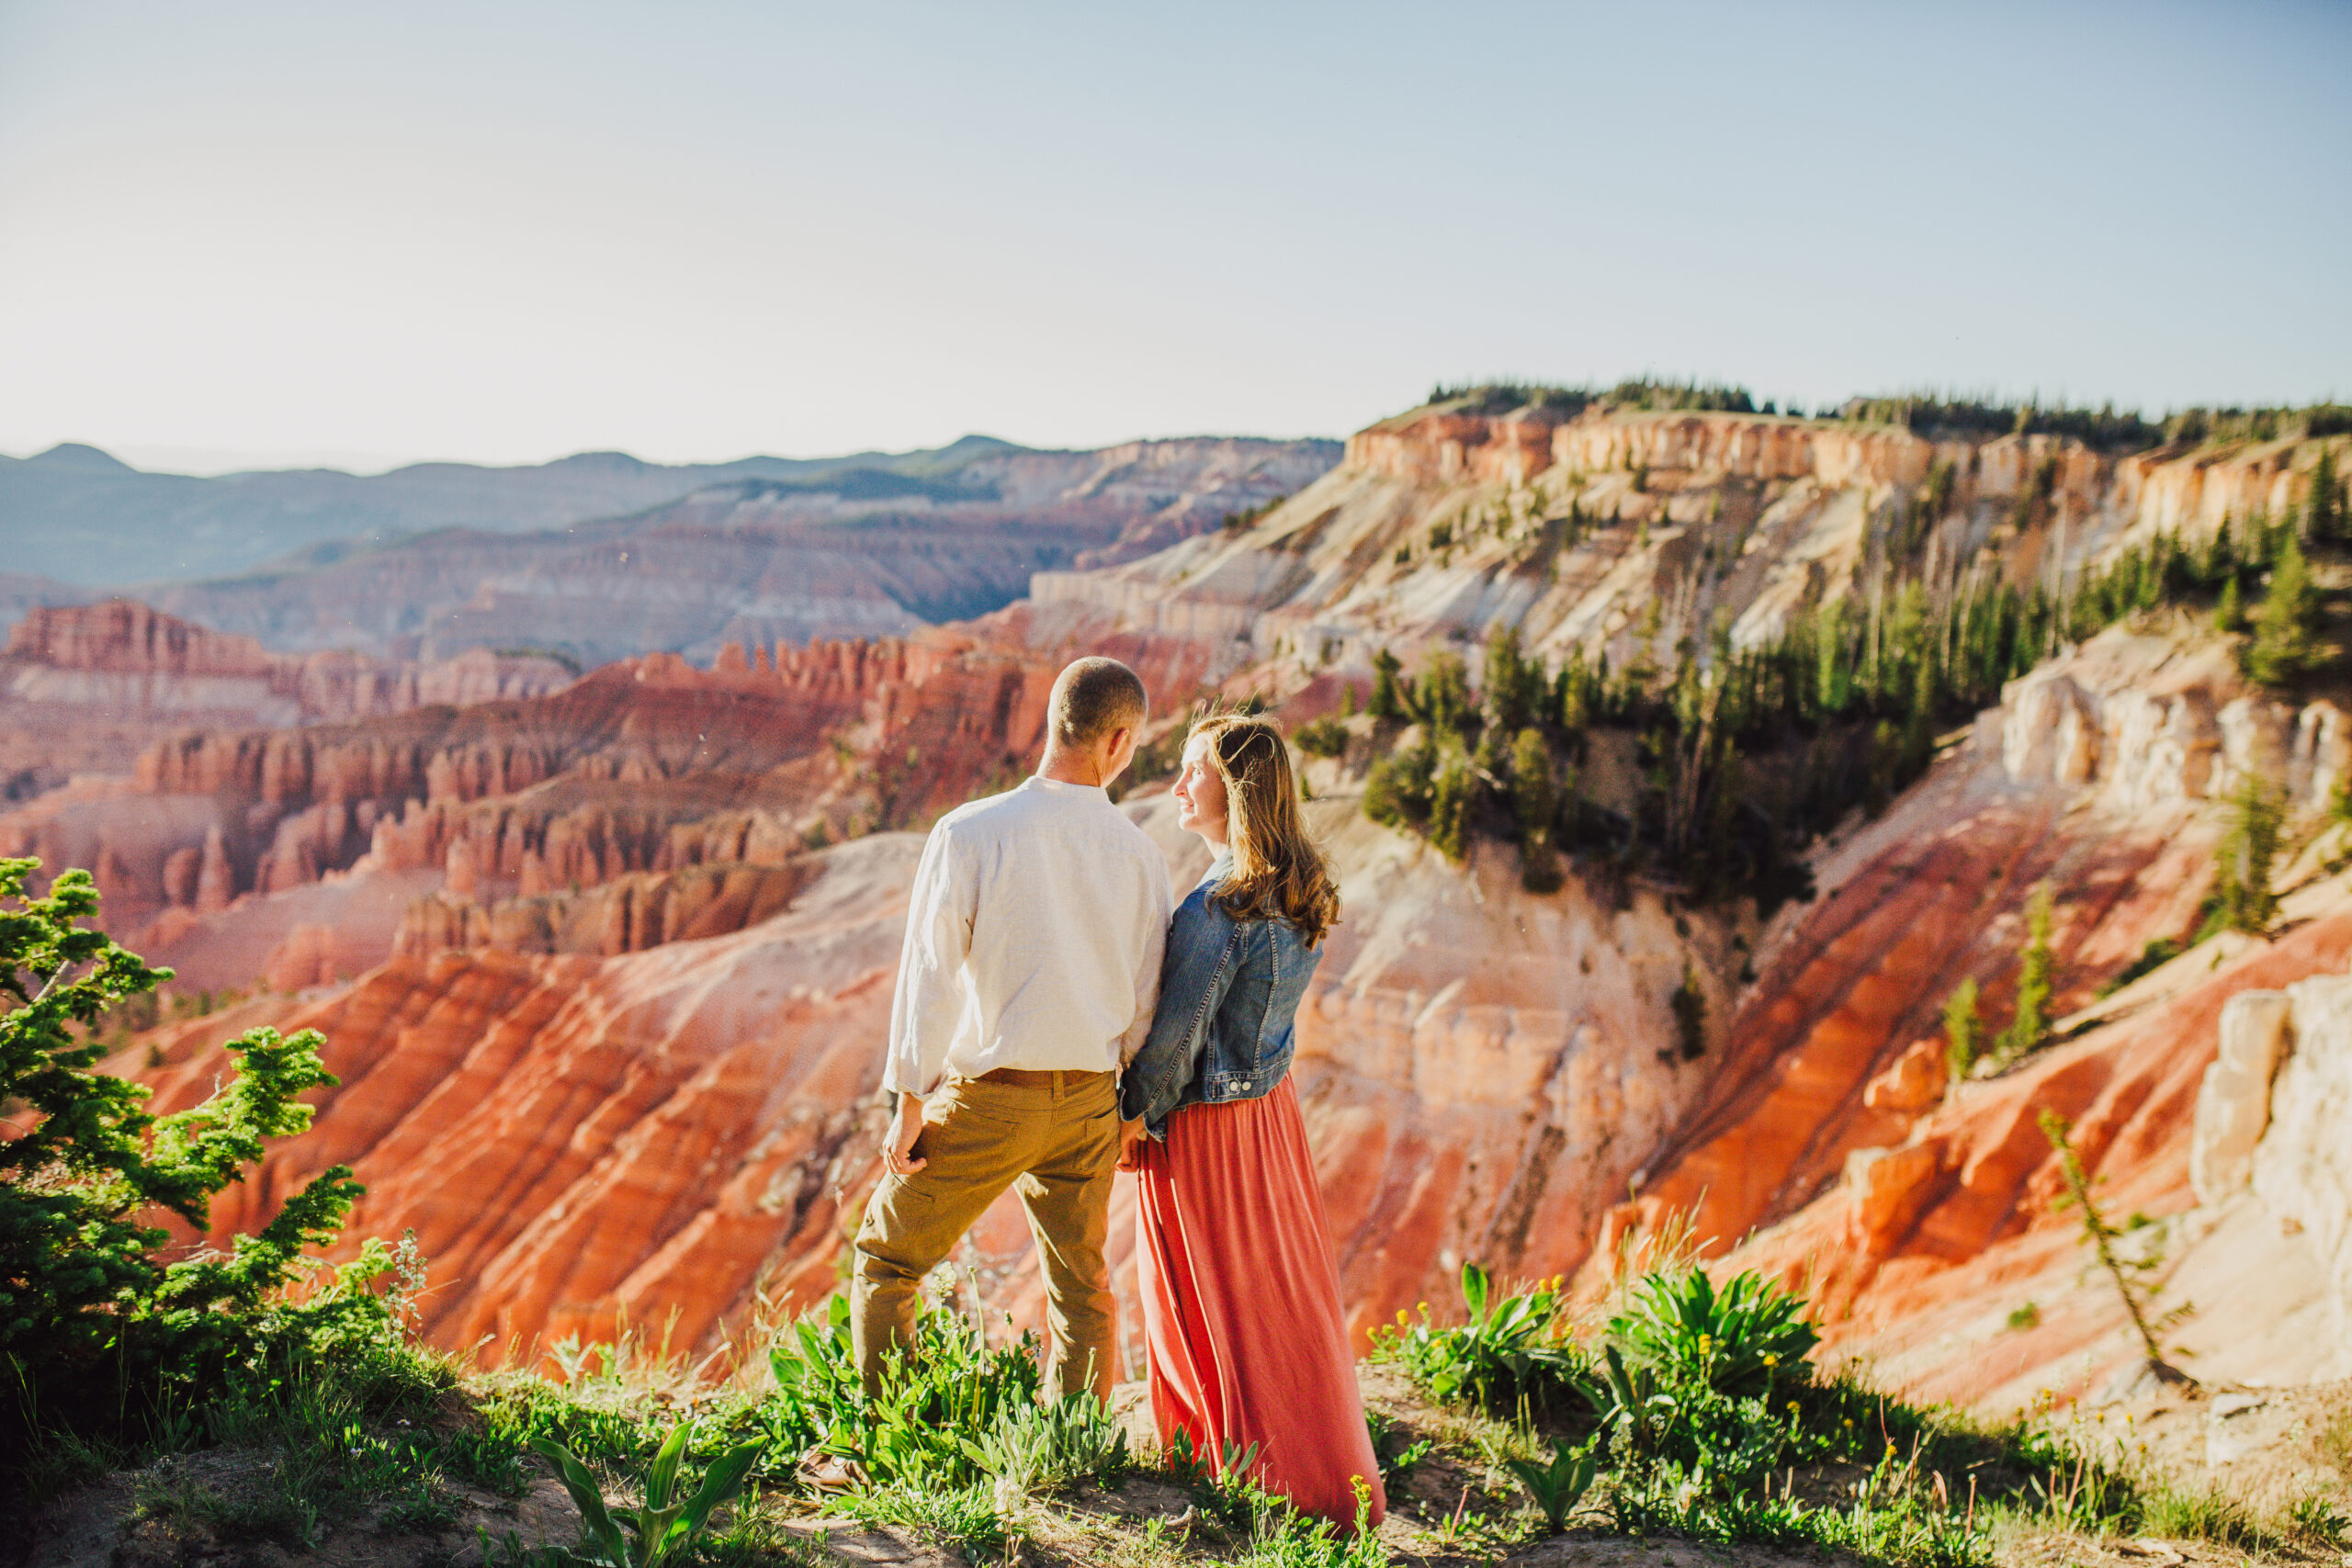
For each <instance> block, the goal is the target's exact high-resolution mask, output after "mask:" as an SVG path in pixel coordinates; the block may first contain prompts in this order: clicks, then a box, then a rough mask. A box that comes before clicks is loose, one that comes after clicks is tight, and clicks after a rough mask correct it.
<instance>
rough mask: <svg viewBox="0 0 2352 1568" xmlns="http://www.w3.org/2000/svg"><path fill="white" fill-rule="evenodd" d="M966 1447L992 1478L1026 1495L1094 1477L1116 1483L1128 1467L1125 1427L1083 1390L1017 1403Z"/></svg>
mask: <svg viewBox="0 0 2352 1568" xmlns="http://www.w3.org/2000/svg"><path fill="white" fill-rule="evenodd" d="M964 1451H965V1452H966V1453H967V1454H968V1455H969V1456H970V1457H971V1460H972V1462H973V1463H974V1464H976V1465H978V1466H979V1468H980V1469H981V1471H982V1472H985V1473H986V1474H988V1475H989V1477H991V1478H992V1479H994V1480H996V1481H998V1482H1000V1483H1003V1484H1004V1485H1007V1486H1010V1487H1012V1489H1013V1490H1014V1491H1016V1492H1019V1493H1021V1494H1023V1495H1035V1494H1037V1493H1041V1492H1050V1491H1054V1490H1057V1489H1058V1488H1061V1487H1065V1486H1069V1485H1072V1484H1075V1483H1078V1482H1080V1481H1093V1482H1096V1483H1100V1484H1103V1485H1110V1484H1113V1483H1115V1482H1116V1481H1117V1480H1118V1479H1119V1477H1120V1476H1121V1475H1123V1474H1125V1472H1126V1471H1127V1469H1128V1467H1129V1463H1130V1461H1129V1458H1128V1455H1127V1433H1126V1428H1125V1427H1122V1426H1120V1425H1119V1424H1118V1423H1117V1422H1116V1421H1114V1420H1113V1419H1111V1414H1110V1412H1109V1411H1108V1410H1106V1409H1105V1408H1103V1402H1102V1401H1101V1400H1099V1399H1097V1398H1095V1397H1094V1395H1093V1394H1092V1393H1088V1392H1086V1391H1084V1390H1080V1392H1078V1393H1068V1394H1064V1395H1063V1396H1062V1397H1061V1398H1060V1399H1059V1400H1058V1401H1057V1402H1055V1403H1054V1404H1044V1405H1040V1404H1014V1405H1011V1406H1008V1407H1007V1408H1005V1409H1002V1410H1000V1411H999V1412H997V1417H996V1424H995V1425H994V1426H993V1427H989V1429H988V1431H987V1433H986V1435H984V1436H983V1437H982V1438H979V1440H978V1441H977V1442H975V1441H973V1440H971V1439H969V1438H967V1439H966V1440H965V1443H964Z"/></svg>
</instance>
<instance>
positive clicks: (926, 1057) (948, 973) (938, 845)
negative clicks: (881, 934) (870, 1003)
mask: <svg viewBox="0 0 2352 1568" xmlns="http://www.w3.org/2000/svg"><path fill="white" fill-rule="evenodd" d="M968 859H969V857H968V856H967V855H964V854H962V853H960V852H959V851H958V846H957V845H956V840H955V836H954V834H953V833H951V832H950V831H949V829H948V826H947V824H945V823H944V822H943V823H941V824H940V825H939V826H938V827H937V828H934V829H932V834H931V839H930V841H929V842H927V843H926V844H924V846H923V852H922V864H921V865H920V866H919V867H917V869H916V871H915V883H914V890H913V892H912V894H911V895H910V898H909V900H908V904H907V938H906V942H905V945H904V946H903V948H902V949H901V951H900V953H899V986H898V990H897V992H896V993H895V994H894V995H893V996H892V998H891V999H890V1049H889V1055H888V1062H887V1065H886V1066H884V1068H883V1071H882V1087H883V1088H884V1089H889V1090H892V1091H895V1092H899V1093H906V1094H921V1095H927V1094H929V1093H930V1092H931V1091H932V1090H933V1089H936V1088H938V1087H939V1081H940V1079H941V1078H942V1077H944V1076H945V1075H946V1071H947V1051H948V1047H949V1046H951V1045H952V1044H954V1043H955V1038H956V1022H957V1020H958V1019H959V1018H960V1017H961V1015H962V1012H963V1007H964V997H963V988H962V987H961V985H960V984H959V982H958V976H960V975H961V973H962V972H963V968H964V962H965V960H966V959H967V958H968V957H969V956H970V954H971V951H972V921H973V919H974V916H975V914H976V912H977V906H978V885H977V880H976V878H975V877H974V875H973V872H972V867H971V866H970V865H969V864H968V863H967V861H968Z"/></svg>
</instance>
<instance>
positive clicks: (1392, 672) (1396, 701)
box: [1367, 648, 1406, 719]
mask: <svg viewBox="0 0 2352 1568" xmlns="http://www.w3.org/2000/svg"><path fill="white" fill-rule="evenodd" d="M1403 668H1404V665H1403V664H1402V663H1401V662H1400V661H1399V660H1398V659H1397V656H1396V655H1395V654H1393V653H1391V652H1389V651H1388V650H1387V649H1385V648H1384V649H1381V650H1380V651H1379V652H1377V653H1375V654H1374V655H1373V656H1372V701H1371V702H1370V704H1368V705H1367V708H1368V711H1369V712H1370V713H1371V714H1372V716H1373V717H1374V718H1390V719H1401V718H1404V717H1405V716H1406V713H1405V696H1404V694H1403V693H1402V692H1401V691H1399V690H1398V689H1397V671H1399V670H1401V669H1403Z"/></svg>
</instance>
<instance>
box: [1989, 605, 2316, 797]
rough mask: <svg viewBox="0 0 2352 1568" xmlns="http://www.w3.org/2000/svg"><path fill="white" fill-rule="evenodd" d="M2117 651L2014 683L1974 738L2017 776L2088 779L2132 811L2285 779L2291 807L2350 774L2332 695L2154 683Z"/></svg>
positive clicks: (2074, 784) (2069, 781) (2100, 793)
mask: <svg viewBox="0 0 2352 1568" xmlns="http://www.w3.org/2000/svg"><path fill="white" fill-rule="evenodd" d="M2096 647H2097V645H2096V643H2094V644H2088V645H2086V652H2087V651H2088V650H2089V649H2093V648H2096ZM2113 654H2114V650H2113V649H2107V650H2103V656H2102V657H2098V658H2090V657H2081V658H2077V659H2074V660H2065V661H2063V662H2061V663H2058V664H2055V665H2051V666H2047V667H2044V668H2042V669H2040V670H2036V671H2033V672H2032V673H2031V674H2029V675H2023V676H2020V677H2019V678H2018V679H2017V680H2015V681H2012V682H2009V683H2008V685H2007V687H2005V688H2004V689H2003V690H2002V693H2001V706H2000V708H1999V709H1998V710H1997V713H1996V714H1995V715H1991V716H1988V718H1987V721H1985V722H1980V726H1979V730H1978V733H1979V735H1980V737H1982V739H1980V740H1979V742H1978V744H1979V745H1980V746H1982V745H1985V744H1987V743H1990V744H1993V745H1995V746H1997V748H1998V750H1999V752H2000V757H2001V765H2002V768H2003V770H2004V771H2005V772H2007V774H2008V775H2009V777H2010V778H2012V779H2014V780H2016V781H2018V783H2020V784H2058V785H2061V786H2063V787H2066V788H2074V789H2084V788H2087V789H2089V790H2091V791H2092V792H2094V795H2095V796H2096V798H2097V799H2098V800H2099V801H2100V803H2102V804H2103V805H2106V806H2109V807H2113V808H2115V809H2117V810H2119V811H2123V812H2127V813H2128V812H2139V811H2145V810H2147V809H2149V808H2150V807H2156V806H2163V805H2167V804H2170V803H2172V802H2176V801H2198V800H2218V799H2222V798H2223V797H2225V796H2227V795H2230V794H2231V793H2233V791H2235V790H2236V789H2237V788H2238V787H2239V786H2240V785H2241V784H2245V782H2247V781H2248V780H2266V781H2267V782H2269V783H2271V784H2275V785H2278V786H2281V787H2283V788H2284V789H2285V790H2286V792H2287V800H2288V804H2289V806H2290V807H2292V808H2294V809H2297V810H2303V811H2324V810H2326V809H2327V808H2328V807H2329V805H2330V803H2331V801H2332V800H2333V798H2334V795H2335V789H2336V786H2337V785H2338V784H2340V783H2342V782H2344V781H2345V780H2346V778H2347V777H2352V719H2347V717H2346V715H2345V713H2344V712H2343V710H2342V709H2340V708H2338V707H2337V706H2336V705H2335V704H2333V703H2329V702H2315V703H2312V704H2310V705H2307V706H2305V707H2303V708H2301V709H2300V710H2298V709H2295V708H2290V707H2289V706H2287V705H2285V704H2283V703H2275V702H2271V701H2269V700H2268V699H2267V698H2264V697H2259V696H2228V695H2227V693H2226V691H2225V690H2224V689H2223V688H2224V687H2225V686H2226V685H2227V684H2229V683H2231V682H2229V681H2228V679H2227V677H2226V676H2222V677H2220V678H2218V679H2215V680H2199V679H2191V680H2188V681H2187V682H2182V683H2177V684H2175V685H2173V686H2172V687H2171V688H2170V689H2165V688H2164V687H2162V686H2157V687H2155V688H2154V689H2151V685H2150V682H2149V681H2148V680H2147V679H2146V677H2147V676H2148V675H2149V674H2150V673H2151V671H2145V670H2139V669H2134V668H2133V667H2132V664H2133V660H2131V659H2129V658H2124V659H2118V658H2116V657H2114V656H2113ZM2225 697H2226V700H2224V698H2225Z"/></svg>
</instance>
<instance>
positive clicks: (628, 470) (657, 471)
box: [0, 435, 1025, 587]
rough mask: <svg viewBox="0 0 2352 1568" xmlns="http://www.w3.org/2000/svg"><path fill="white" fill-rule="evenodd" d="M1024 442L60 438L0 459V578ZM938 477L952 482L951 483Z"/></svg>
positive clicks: (204, 569) (118, 580) (530, 518)
mask: <svg viewBox="0 0 2352 1568" xmlns="http://www.w3.org/2000/svg"><path fill="white" fill-rule="evenodd" d="M1023 450H1025V448H1023V447H1018V446H1013V445H1012V443H1010V442H1005V441H998V440H995V439H993V438H991V437H989V436H985V435H967V436H966V437H964V439H962V440H961V441H958V442H956V444H955V445H954V446H944V447H941V448H939V449H937V450H935V451H922V452H898V453H889V452H859V453H855V454H854V455H852V456H849V457H744V458H741V459H740V460H738V461H736V462H732V463H689V464H678V465H663V464H660V463H648V462H643V461H640V460H639V459H638V458H636V457H630V456H629V455H628V454H627V453H626V452H582V453H578V454H575V455H574V456H572V457H560V458H558V459H557V460H556V461H554V462H552V463H541V464H538V465H537V466H536V467H527V468H483V467H481V466H479V465H476V464H472V463H414V464H411V465H410V466H409V467H407V468H394V469H393V470H391V471H390V473H384V474H366V475H362V474H346V473H343V472H341V471H339V470H337V469H334V468H287V469H276V470H268V471H263V472H255V473H242V474H222V475H220V476H217V477H214V478H199V477H198V476H196V475H193V474H165V473H150V472H147V471H145V470H142V469H139V468H132V467H130V465H129V464H127V463H124V462H122V461H121V460H120V459H119V458H117V457H113V456H111V455H109V454H107V453H106V452H102V451H100V450H98V448H96V447H95V446H80V445H78V444H74V443H67V444H66V445H63V446H52V447H51V448H50V449H49V450H48V451H46V452H43V453H41V454H40V456H38V457H0V569H6V570H12V571H17V572H30V573H38V574H40V575H42V576H46V577H52V578H58V579H62V580H63V581H68V582H78V583H85V584H89V585H91V586H94V587H98V586H117V585H121V584H126V583H132V582H153V581H174V580H186V579H190V578H207V577H218V576H220V575H222V574H223V573H227V572H233V571H241V570H244V569H245V568H247V567H251V566H254V565H256V564H258V563H260V562H262V561H266V560H269V559H271V558H274V557H277V556H282V555H285V554H287V553H288V552H289V551H293V550H299V549H301V548H303V547H307V546H312V545H318V544H323V543H328V542H339V543H342V542H347V543H352V544H384V543H387V542H390V541H392V540H395V539H399V538H401V537H403V536H410V535H415V534H423V533H427V532H430V531H432V530H435V529H439V528H474V529H481V530H484V531H487V532H492V533H526V532H530V531H533V530H538V529H547V528H559V527H561V526H563V525H566V524H571V523H578V522H582V521H585V520H587V519H590V518H597V517H612V516H616V515H618V514H620V513H631V512H640V511H643V510H644V509H646V508H648V507H652V506H659V505H661V504H662V502H670V501H675V500H677V499H678V498H679V497H680V496H683V495H686V494H689V493H691V492H693V491H697V490H701V489H704V488H706V487H707V486H710V485H723V484H729V483H732V482H736V481H740V480H747V479H756V480H765V481H770V482H773V483H776V484H780V485H785V486H798V485H806V484H810V483H814V482H818V481H821V480H825V479H836V478H837V477H838V481H837V482H839V483H841V484H842V485H845V486H847V487H848V488H849V489H851V490H853V491H857V492H859V493H860V494H864V495H872V496H879V495H883V494H888V493H892V491H891V488H890V487H892V486H893V485H894V484H895V485H910V486H913V487H916V488H918V489H921V488H922V487H926V486H930V485H934V484H937V483H940V482H942V481H943V480H944V479H947V477H948V476H952V475H953V474H955V473H956V471H957V470H958V469H960V468H963V467H964V466H965V465H967V464H968V463H969V462H970V461H971V460H972V459H973V458H975V457H983V456H989V455H993V454H997V453H1002V452H1019V451H1023ZM951 482H952V481H951Z"/></svg>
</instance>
